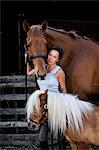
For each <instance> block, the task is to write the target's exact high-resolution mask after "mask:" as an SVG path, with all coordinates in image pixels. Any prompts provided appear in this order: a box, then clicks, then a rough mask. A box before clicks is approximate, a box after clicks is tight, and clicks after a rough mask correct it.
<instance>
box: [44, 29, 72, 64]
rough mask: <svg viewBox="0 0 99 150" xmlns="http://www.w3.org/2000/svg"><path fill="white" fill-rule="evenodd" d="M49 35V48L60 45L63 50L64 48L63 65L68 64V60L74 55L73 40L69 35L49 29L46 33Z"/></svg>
mask: <svg viewBox="0 0 99 150" xmlns="http://www.w3.org/2000/svg"><path fill="white" fill-rule="evenodd" d="M46 33H47V43H48V45H49V46H52V45H59V46H60V47H61V48H63V51H64V57H63V59H62V63H63V62H65V64H66V62H67V63H68V58H70V55H71V54H72V52H71V51H72V49H71V45H72V39H71V37H69V36H68V35H66V34H64V33H62V32H58V31H54V30H51V29H47V31H46Z"/></svg>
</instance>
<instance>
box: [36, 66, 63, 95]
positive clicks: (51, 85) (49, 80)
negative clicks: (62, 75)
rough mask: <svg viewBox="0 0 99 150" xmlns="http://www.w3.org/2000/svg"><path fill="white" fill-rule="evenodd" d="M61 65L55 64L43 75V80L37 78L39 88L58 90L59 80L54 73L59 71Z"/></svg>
mask: <svg viewBox="0 0 99 150" xmlns="http://www.w3.org/2000/svg"><path fill="white" fill-rule="evenodd" d="M60 68H61V67H60V66H58V65H57V66H56V67H55V68H54V69H53V70H51V72H49V73H47V74H46V76H45V80H39V79H38V80H37V83H38V85H39V88H40V90H47V89H48V90H50V91H54V92H58V91H59V82H58V79H57V78H56V76H55V73H56V72H57V71H59V69H60Z"/></svg>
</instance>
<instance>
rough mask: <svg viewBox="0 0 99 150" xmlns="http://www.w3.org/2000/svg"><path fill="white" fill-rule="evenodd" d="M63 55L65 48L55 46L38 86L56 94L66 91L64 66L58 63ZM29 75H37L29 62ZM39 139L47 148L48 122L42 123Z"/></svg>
mask: <svg viewBox="0 0 99 150" xmlns="http://www.w3.org/2000/svg"><path fill="white" fill-rule="evenodd" d="M62 57H63V50H62V49H61V48H60V47H58V46H53V47H52V48H51V49H50V51H49V53H48V58H47V67H46V76H45V79H44V80H40V79H37V83H38V86H39V88H40V90H47V89H48V90H49V91H53V92H52V93H53V94H55V93H57V92H59V93H60V92H61V93H66V92H67V89H66V84H65V73H64V71H63V70H62V68H61V67H60V66H59V65H57V64H58V63H59V60H60V59H62ZM27 75H35V70H34V69H32V70H31V69H30V67H29V64H28V63H27ZM39 139H40V144H41V148H44V146H45V147H46V148H47V124H43V125H41V128H40V132H39ZM47 149H48V148H47Z"/></svg>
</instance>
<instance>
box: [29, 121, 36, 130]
mask: <svg viewBox="0 0 99 150" xmlns="http://www.w3.org/2000/svg"><path fill="white" fill-rule="evenodd" d="M28 128H29V130H34V129H35V128H36V125H34V124H33V123H31V122H29V123H28Z"/></svg>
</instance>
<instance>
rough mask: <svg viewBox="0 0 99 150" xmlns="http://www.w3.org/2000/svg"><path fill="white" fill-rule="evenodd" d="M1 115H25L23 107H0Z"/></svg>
mask: <svg viewBox="0 0 99 150" xmlns="http://www.w3.org/2000/svg"><path fill="white" fill-rule="evenodd" d="M0 114H1V115H13V114H15V115H16V114H18V115H25V114H26V112H25V108H0Z"/></svg>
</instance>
